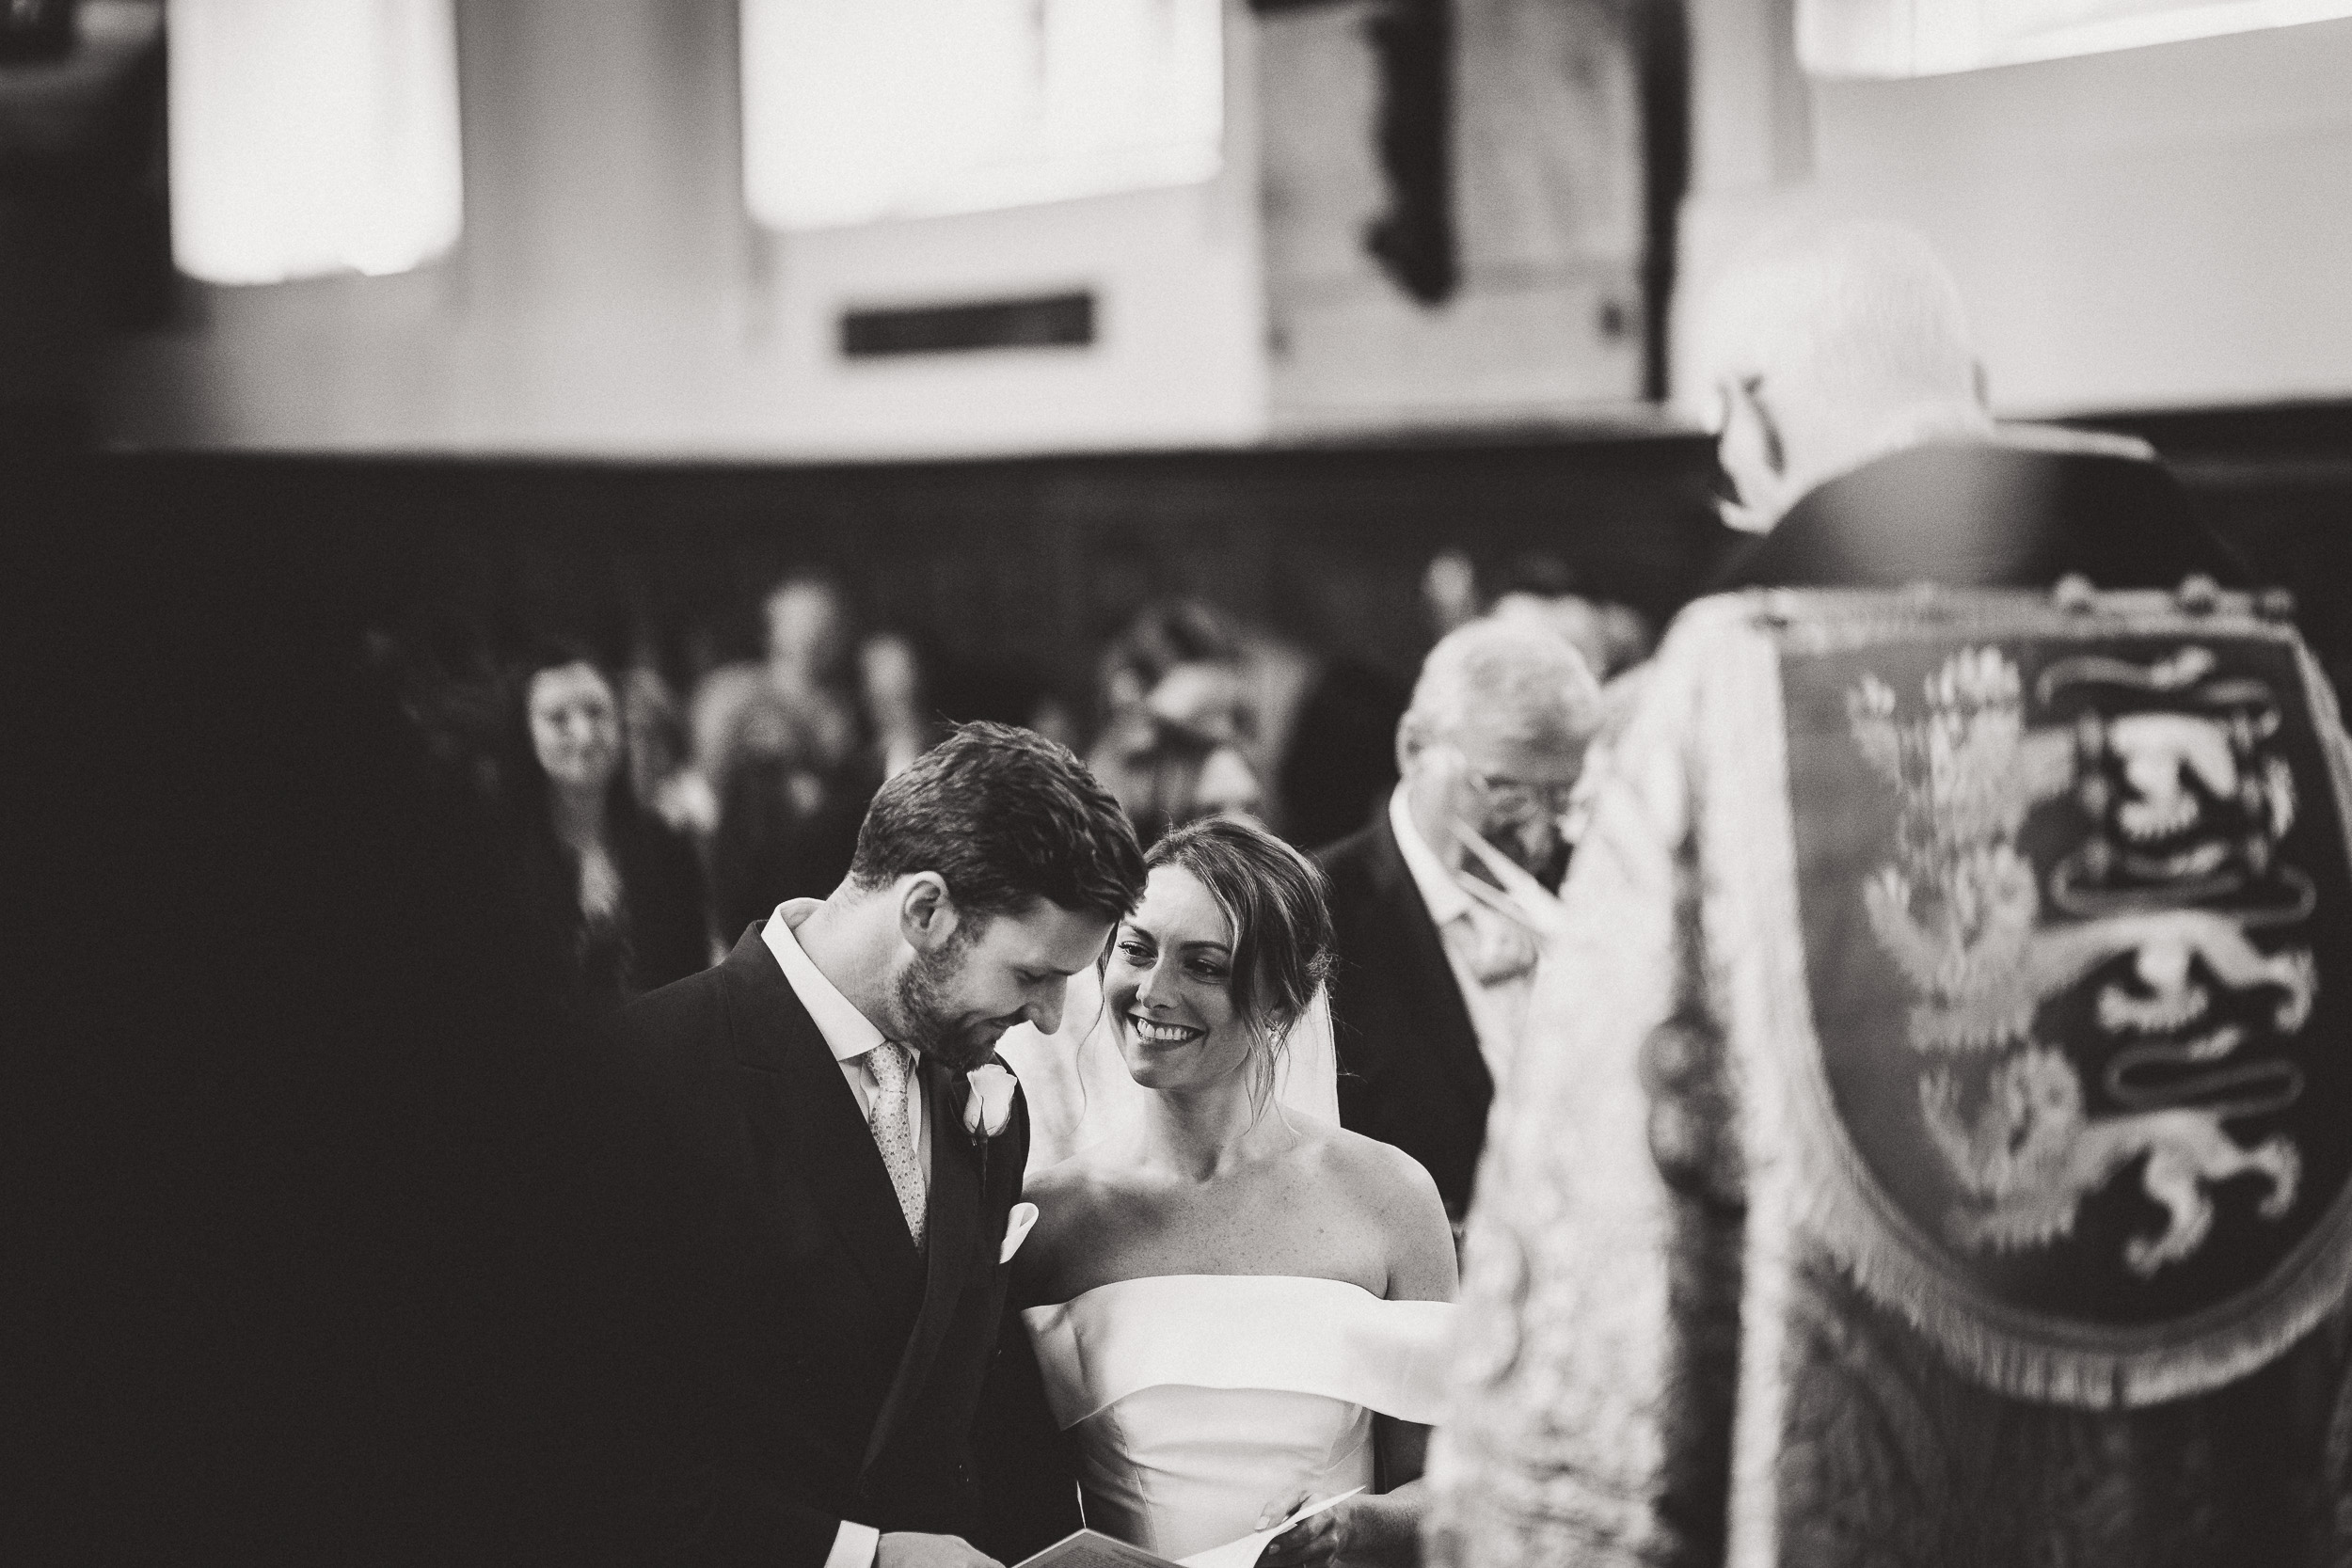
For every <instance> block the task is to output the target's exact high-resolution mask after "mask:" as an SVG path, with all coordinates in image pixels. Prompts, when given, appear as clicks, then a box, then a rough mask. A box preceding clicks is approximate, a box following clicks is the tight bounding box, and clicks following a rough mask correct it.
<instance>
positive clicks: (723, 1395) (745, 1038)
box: [616, 926, 1029, 1568]
mask: <svg viewBox="0 0 2352 1568" xmlns="http://www.w3.org/2000/svg"><path fill="white" fill-rule="evenodd" d="M616 1033H617V1045H618V1048H619V1051H620V1052H621V1053H622V1055H623V1056H624V1057H625V1058H626V1059H627V1060H628V1065H629V1066H630V1067H631V1068H632V1069H636V1070H637V1071H638V1072H639V1073H640V1074H641V1077H640V1079H639V1082H640V1083H641V1084H642V1085H644V1096H645V1099H644V1103H643V1104H642V1105H641V1106H640V1107H639V1116H638V1122H639V1127H640V1131H641V1132H642V1133H643V1134H644V1149H645V1154H644V1157H643V1158H642V1159H641V1160H640V1161H639V1162H638V1168H639V1170H640V1171H641V1172H642V1174H643V1176H644V1180H646V1182H647V1183H648V1187H649V1189H650V1196H648V1197H647V1199H646V1207H645V1210H644V1220H645V1222H646V1223H644V1224H642V1225H641V1227H639V1233H640V1234H641V1235H642V1236H644V1238H645V1240H646V1244H647V1246H648V1249H649V1256H648V1257H647V1259H646V1260H645V1263H644V1267H645V1269H646V1270H647V1271H648V1275H647V1277H645V1278H643V1279H641V1280H639V1281H638V1282H637V1291H638V1299H639V1301H640V1302H641V1304H642V1305H641V1308H640V1309H641V1310H642V1311H643V1312H644V1323H645V1324H646V1333H645V1334H644V1339H645V1341H646V1343H645V1344H644V1346H643V1347H642V1348H643V1352H644V1354H643V1356H642V1359H641V1360H640V1361H639V1364H638V1365H636V1366H635V1367H633V1368H631V1369H630V1373H631V1378H630V1381H631V1382H632V1383H634V1384H635V1392H634V1395H633V1397H632V1401H631V1409H630V1414H629V1417H628V1423H629V1425H630V1427H631V1430H632V1433H633V1440H632V1441H631V1442H630V1444H629V1456H628V1465H627V1467H628V1469H630V1470H633V1471H634V1472H635V1473H634V1474H633V1475H626V1476H624V1477H623V1478H622V1479H623V1481H625V1482H626V1484H627V1485H628V1488H629V1489H630V1491H631V1492H632V1493H633V1494H634V1495H633V1497H632V1498H631V1499H630V1503H629V1506H628V1513H630V1514H631V1515H632V1517H633V1518H634V1520H635V1525H636V1528H637V1530H638V1532H639V1534H640V1535H641V1537H644V1538H649V1539H644V1540H643V1544H642V1547H641V1549H643V1550H644V1551H645V1552H646V1553H647V1554H648V1555H650V1556H652V1557H655V1558H657V1559H658V1560H664V1561H679V1562H691V1563H697V1564H700V1563H713V1564H717V1563H726V1564H734V1563H741V1564H746V1565H749V1564H754V1563H756V1564H759V1565H761V1568H819V1565H821V1564H822V1563H823V1561H824V1560H825V1555H826V1553H827V1552H828V1551H829V1550H830V1549H831V1548H832V1545H833V1543H834V1532H835V1529H836V1528H837V1526H838V1524H839V1522H840V1521H841V1520H842V1519H845V1518H848V1519H854V1520H857V1521H859V1522H861V1523H864V1524H868V1525H872V1526H874V1527H876V1528H880V1529H882V1530H884V1531H888V1530H905V1529H914V1530H927V1531H934V1532H941V1533H947V1534H958V1535H964V1536H966V1537H967V1538H968V1537H970V1536H972V1535H973V1534H975V1533H976V1532H977V1531H978V1529H979V1526H980V1498H979V1496H978V1487H977V1483H976V1481H974V1479H973V1472H972V1464H971V1451H970V1450H971V1433H972V1425H973V1416H974V1411H975V1407H976V1405H977V1402H978V1399H979V1392H980V1384H981V1379H982V1377H983V1375H984V1374H985V1373H986V1371H987V1370H988V1364H989V1361H990V1358H991V1355H992V1354H993V1351H994V1348H995V1345H996V1339H997V1329H998V1323H999V1320H1000V1317H1001V1315H1002V1312H1003V1307H1004V1301H1005V1285H1006V1278H1007V1275H1009V1272H1010V1271H1009V1267H1002V1266H999V1264H998V1262H997V1257H998V1253H999V1251H1000V1250H1001V1248H1002V1244H1003V1241H1004V1234H1005V1221H1006V1214H1007V1212H1008V1211H1009V1209H1010V1207H1011V1206H1012V1204H1013V1203H1014V1201H1015V1200H1016V1199H1018V1198H1019V1196H1020V1193H1021V1173H1022V1166H1023V1165H1024V1164H1025V1162H1026V1159H1027V1155H1028V1138H1029V1134H1028V1117H1027V1111H1026V1108H1025V1106H1023V1105H1022V1104H1021V1102H1020V1101H1018V1100H1017V1099H1016V1101H1015V1109H1014V1112H1013V1116H1012V1119H1011V1120H1010V1121H1009V1123H1008V1124H1007V1126H1006V1129H1005V1131H1004V1132H1002V1133H1001V1134H999V1135H998V1136H997V1137H996V1138H995V1139H994V1140H993V1141H992V1142H991V1143H990V1144H989V1146H988V1148H987V1149H986V1151H985V1158H984V1159H983V1155H982V1152H981V1151H980V1150H979V1149H978V1148H976V1147H975V1145H974V1143H973V1141H972V1139H971V1138H970V1137H969V1136H968V1135H967V1134H966V1133H965V1132H964V1131H963V1126H962V1120H961V1109H962V1101H963V1099H964V1097H965V1095H966V1094H967V1093H968V1090H967V1088H966V1086H965V1085H964V1084H963V1081H962V1079H961V1077H960V1076H958V1075H955V1074H951V1073H948V1072H946V1071H944V1070H942V1069H939V1068H938V1067H937V1066H936V1065H934V1064H932V1063H930V1061H928V1060H926V1061H925V1062H924V1063H923V1065H922V1068H921V1070H920V1078H921V1082H922V1085H923V1090H924V1094H925V1100H924V1116H925V1117H926V1118H927V1131H928V1132H929V1135H930V1185H929V1192H928V1197H927V1202H928V1217H927V1220H926V1238H925V1245H924V1249H923V1251H922V1252H921V1253H920V1254H918V1253H917V1252H916V1250H915V1248H914V1242H913V1240H912V1239H911V1238H910V1237H909V1235H908V1233H907V1227H906V1222H905V1220H904V1219H903V1218H902V1217H901V1215H900V1212H899V1209H898V1198H897V1196H896V1195H895V1194H894V1192H893V1190H892V1188H891V1184H890V1178H889V1176H888V1175H887V1173H886V1172H885V1171H884V1170H883V1168H882V1156H881V1153H880V1151H879V1150H878V1149H877V1148H875V1145H874V1138H873V1134H872V1132H870V1131H869V1130H868V1129H867V1126H866V1119H865V1117H864V1116H863V1114H861V1112H860V1111H859V1109H858V1105H857V1101H856V1098H855V1096H854V1095H852V1094H851V1092H850V1086H849V1085H848V1084H847V1083H846V1082H845V1081H844V1079H843V1077H842V1073H841V1069H840V1067H839V1065H838V1064H837V1063H836V1062H835V1061H834V1057H833V1054H832V1053H831V1052H830V1051H829V1050H828V1049H827V1047H826V1044H825V1040H824V1037H823V1036H822V1035H821V1034H819V1033H818V1028H817V1025H816V1023H815V1022H813V1021H812V1020H811V1019H810V1017H809V1015H808V1012H807V1010H806V1009H805V1008H804V1007H803V1006H801V1003H800V999H799V998H798V997H797V996H796V995H794V993H793V990H792V988H791V986H790V985H789V984H788V983H787V981H786V979H785V977H784V974H783V971H782V970H781V969H779V968H778V967H777V964H776V961H775V958H774V957H773V955H771V953H770V952H769V951H768V948H767V945H766V944H765V942H762V940H761V938H760V927H758V926H754V927H752V928H751V930H750V931H748V932H747V933H746V934H745V935H744V937H743V939H742V940H741V941H740V942H738V943H737V944H736V948H735V951H734V952H733V953H732V954H730V955H729V956H728V958H727V959H726V961H725V962H724V963H723V964H721V965H719V966H718V967H717V968H715V969H710V970H707V971H705V972H704V973H702V974H696V975H693V976H691V977H690V978H688V979H684V980H680V981H678V982H677V983H676V984H675V985H671V986H666V987H664V988H662V989H661V990H657V991H654V992H652V993H651V994H649V995H647V996H644V997H642V998H640V999H639V1000H638V1001H636V1002H635V1003H633V1004H631V1005H630V1006H628V1008H626V1009H625V1010H624V1011H623V1013H622V1015H621V1017H620V1019H619V1021H618V1023H617V1025H616Z"/></svg>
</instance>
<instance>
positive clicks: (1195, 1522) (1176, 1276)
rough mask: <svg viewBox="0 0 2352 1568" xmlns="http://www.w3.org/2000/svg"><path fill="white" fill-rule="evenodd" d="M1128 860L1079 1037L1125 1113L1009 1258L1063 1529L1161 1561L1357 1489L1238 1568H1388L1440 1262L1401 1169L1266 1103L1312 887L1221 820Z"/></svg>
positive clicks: (1416, 1172)
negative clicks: (1105, 1070)
mask: <svg viewBox="0 0 2352 1568" xmlns="http://www.w3.org/2000/svg"><path fill="white" fill-rule="evenodd" d="M1146 861H1147V864H1148V865H1149V866H1150V868H1151V877H1150V881H1149V883H1148V884H1147V886H1146V889H1145V892H1144V896H1143V901H1142V903H1141V905H1140V906H1138V907H1137V909H1136V912H1135V913H1134V914H1133V915H1132V916H1131V917H1130V918H1129V919H1127V920H1126V921H1124V922H1122V923H1121V924H1120V927H1119V928H1118V930H1117V932H1116V933H1115V935H1114V937H1113V939H1112V943H1111V947H1110V951H1109V952H1108V954H1107V955H1105V958H1104V971H1103V1010H1104V1015H1105V1018H1104V1022H1103V1024H1102V1026H1101V1028H1100V1029H1099V1030H1097V1031H1096V1033H1097V1034H1098V1035H1100V1036H1104V1037H1107V1038H1108V1039H1109V1040H1110V1041H1111V1042H1112V1043H1114V1044H1115V1046H1116V1048H1117V1052H1118V1054H1119V1056H1120V1059H1121V1060H1122V1061H1123V1062H1124V1064H1125V1067H1126V1071H1127V1074H1128V1075H1129V1076H1131V1077H1132V1078H1133V1080H1134V1082H1135V1083H1136V1085H1139V1086H1140V1087H1141V1088H1142V1089H1143V1090H1145V1091H1148V1092H1146V1093H1144V1094H1142V1095H1140V1096H1138V1097H1136V1098H1137V1101H1139V1102H1138V1103H1136V1104H1135V1105H1134V1106H1133V1107H1132V1108H1131V1111H1130V1114H1126V1115H1120V1116H1116V1117H1106V1118H1104V1119H1105V1120H1106V1121H1107V1122H1108V1123H1109V1125H1108V1126H1107V1127H1105V1128H1104V1135H1102V1136H1098V1137H1095V1138H1093V1139H1092V1140H1091V1141H1089V1142H1087V1143H1086V1144H1085V1146H1084V1147H1082V1148H1079V1150H1078V1151H1077V1152H1076V1153H1075V1154H1073V1155H1072V1156H1071V1157H1070V1158H1068V1159H1067V1160H1065V1161H1063V1162H1062V1163H1061V1164H1057V1165H1054V1166H1053V1167H1051V1168H1050V1169H1047V1170H1044V1171H1041V1172H1039V1173H1037V1174H1035V1175H1033V1176H1032V1177H1031V1178H1030V1180H1029V1183H1028V1186H1027V1188H1026V1196H1027V1197H1028V1198H1029V1200H1031V1201H1033V1202H1035V1203H1036V1204H1037V1205H1038V1209H1039V1216H1038V1219H1037V1222H1036V1227H1035V1229H1034V1230H1033V1231H1032V1232H1031V1234H1030V1235H1029V1237H1028V1239H1027V1241H1026V1243H1025V1244H1024V1245H1023V1246H1022V1247H1021V1250H1020V1251H1019V1253H1018V1255H1017V1256H1016V1258H1015V1259H1014V1275H1013V1291H1014V1293H1015V1297H1016V1299H1017V1300H1019V1301H1022V1302H1025V1303H1032V1304H1035V1305H1031V1306H1029V1307H1027V1308H1026V1309H1025V1311H1024V1312H1023V1314H1022V1316H1023V1319H1024V1321H1025V1323H1026V1325H1027V1327H1028V1330H1029V1333H1030V1336H1031V1338H1032V1339H1033V1340H1034V1342H1035V1344H1036V1347H1037V1354H1038V1362H1039V1367H1040V1370H1041V1372H1042V1374H1043V1378H1044V1383H1045V1390H1046V1399H1047V1402H1048V1404H1049V1405H1050V1406H1051V1407H1052V1411H1053V1415H1054V1419H1055V1422H1056V1424H1057V1425H1058V1426H1060V1427H1061V1428H1062V1429H1063V1430H1064V1431H1065V1432H1067V1433H1070V1434H1071V1435H1072V1436H1073V1438H1074V1439H1075V1444H1076V1449H1077V1451H1078V1454H1079V1459H1080V1467H1081V1479H1080V1491H1081V1496H1082V1497H1083V1499H1084V1502H1085V1507H1086V1518H1087V1523H1088V1524H1089V1525H1090V1526H1092V1527H1093V1528H1096V1529H1099V1530H1102V1531H1104V1533H1106V1534H1110V1535H1115V1536H1118V1537H1120V1539H1122V1540H1125V1541H1128V1542H1131V1543H1133V1544H1136V1545H1138V1546H1142V1547H1144V1548H1145V1549H1147V1550H1150V1551H1152V1552H1155V1553H1157V1554H1158V1555H1160V1556H1161V1557H1164V1558H1170V1559H1174V1558H1182V1557H1185V1556H1188V1555H1190V1554H1192V1553H1195V1552H1199V1551H1201V1550H1203V1549H1204V1548H1207V1547H1211V1546H1216V1545H1220V1544H1224V1543H1226V1542H1229V1541H1232V1540H1233V1539H1235V1538H1236V1537H1239V1536H1242V1535H1246V1534H1248V1533H1250V1532H1251V1531H1253V1530H1257V1529H1263V1528H1267V1527H1269V1526H1271V1525H1273V1524H1275V1523H1277V1522H1279V1520H1281V1519H1282V1518H1285V1517H1287V1516H1288V1515H1289V1514H1290V1513H1293V1512H1295V1509H1296V1508H1297V1506H1298V1505H1300V1504H1301V1503H1304V1502H1309V1501H1314V1502H1320V1501H1322V1500H1324V1499H1326V1498H1329V1497H1335V1496H1338V1495H1340V1494H1343V1493H1346V1492H1349V1491H1350V1490H1352V1489H1354V1488H1358V1487H1362V1488H1365V1490H1364V1492H1363V1493H1361V1494H1360V1495H1359V1496H1356V1497H1351V1498H1349V1499H1347V1500H1346V1501H1344V1502H1342V1503H1340V1504H1338V1505H1337V1506H1336V1507H1333V1508H1331V1509H1328V1510H1326V1511H1324V1512H1322V1513H1317V1514H1314V1515H1313V1516H1311V1517H1310V1518H1308V1519H1306V1520H1303V1521H1301V1522H1300V1523H1299V1524H1298V1525H1296V1526H1295V1527H1294V1528H1291V1529H1290V1530H1289V1531H1287V1532H1285V1533H1284V1534H1282V1535H1281V1536H1279V1537H1277V1538H1276V1539H1275V1540H1274V1541H1273V1542H1272V1544H1270V1545H1269V1546H1268V1547H1267V1548H1266V1551H1265V1553H1264V1555H1263V1557H1262V1558H1261V1559H1260V1562H1261V1563H1262V1564H1263V1565H1267V1568H1277V1565H1284V1564H1305V1563H1320V1562H1326V1561H1329V1560H1333V1559H1335V1558H1340V1557H1344V1558H1345V1560H1347V1561H1348V1562H1349V1563H1351V1564H1353V1563H1357V1562H1368V1563H1393V1564H1408V1563H1411V1562H1414V1561H1416V1560H1418V1556H1419V1526H1420V1516H1421V1508H1422V1497H1421V1492H1422V1488H1421V1485H1420V1483H1419V1480H1418V1478H1419V1476H1420V1473H1421V1465H1422V1447H1423V1444H1424V1442H1425V1440H1426V1437H1427V1433H1428V1427H1427V1423H1428V1422H1429V1421H1431V1420H1432V1419H1434V1418H1435V1417H1436V1415H1437V1411H1438V1401H1439V1398H1440V1395H1441V1385H1442V1378H1443V1369H1444V1356H1445V1340H1446V1334H1447V1330H1448V1327H1449V1324H1450V1320H1451V1316H1452V1313H1453V1308H1452V1307H1450V1306H1448V1305H1446V1303H1448V1302H1449V1301H1450V1299H1451V1298H1452V1296H1453V1294H1454V1244H1453V1239H1452V1234H1451V1232H1450V1231H1449V1229H1448V1228H1447V1225H1446V1217H1445V1211H1444V1208H1443V1206H1442V1205H1441V1204H1440V1203H1439V1201H1438V1192H1437V1188H1436V1186H1435V1184H1434V1183H1433V1182H1432V1181H1431V1180H1430V1179H1429V1176H1428V1174H1427V1173H1426V1172H1425V1171H1423V1170H1422V1168H1421V1166H1420V1165H1419V1164H1416V1163H1415V1162H1414V1161H1413V1160H1412V1159H1411V1158H1410V1157H1408V1156H1406V1154H1404V1153H1402V1152H1400V1151H1398V1150H1397V1149H1395V1148H1391V1147H1389V1146H1388V1145H1386V1144H1380V1143H1375V1142H1374V1141H1372V1140H1371V1139H1369V1138H1364V1137H1361V1136H1359V1135H1358V1134H1356V1133H1353V1132H1345V1131H1343V1130H1342V1129H1341V1128H1340V1127H1338V1126H1337V1125H1335V1124H1334V1122H1332V1121H1331V1120H1329V1119H1327V1117H1317V1116H1312V1115H1310V1114H1307V1113H1304V1112H1301V1111H1297V1110H1294V1109H1292V1108H1290V1106H1289V1105H1287V1104H1284V1103H1280V1102H1278V1101H1277V1100H1276V1097H1275V1085H1276V1082H1277V1077H1278V1074H1279V1070H1280V1067H1281V1058H1282V1055H1283V1053H1284V1046H1285V1038H1286V1037H1287V1036H1288V1035H1289V1033H1290V1032H1291V1030H1292V1029H1293V1027H1294V1026H1295V1025H1296V1024H1297V1023H1298V1022H1300V1020H1301V1019H1302V1018H1303V1017H1305V1016H1306V1015H1307V1014H1308V1013H1309V1011H1310V1008H1311V1003H1312V1000H1313V999H1314V997H1315V996H1316V993H1317V990H1318V987H1319V983H1320V981H1321V979H1322V974H1323V970H1324V968H1325V965H1326V964H1327V953H1328V949H1329V945H1330V917H1329V915H1328V914H1327V912H1326V911H1325V908H1324V902H1323V891H1322V883H1321V878H1320V876H1319V874H1318V873H1317V872H1316V871H1315V869H1314V868H1313V866H1312V865H1311V863H1309V862H1308V861H1307V860H1306V858H1305V857H1304V856H1302V855H1300V854H1299V853H1298V852H1297V851H1296V850H1295V849H1292V848H1291V847H1289V846H1287V845H1285V844H1283V843H1282V842H1281V841H1280V840H1279V839H1277V838H1275V837H1274V836H1273V835H1272V834H1270V833H1268V832H1265V831H1264V830H1263V829H1260V828H1257V827H1254V826H1252V825H1250V824H1248V823H1246V822H1240V821H1235V820H1232V819H1224V818H1213V819H1210V820H1207V821H1202V822H1197V823H1194V824H1192V825H1190V826H1187V827H1184V828H1180V829H1178V830H1176V831H1175V832H1171V833H1169V834H1168V836H1167V837H1166V838H1164V839H1162V840H1161V841H1160V842H1159V843H1158V844H1156V845H1155V846H1153V847H1152V851H1151V853H1150V854H1149V855H1148V856H1147V857H1146ZM1293 1098H1295V1097H1293ZM1088 1119H1089V1122H1091V1121H1092V1120H1093V1119H1094V1118H1093V1117H1089V1118H1088Z"/></svg>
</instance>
